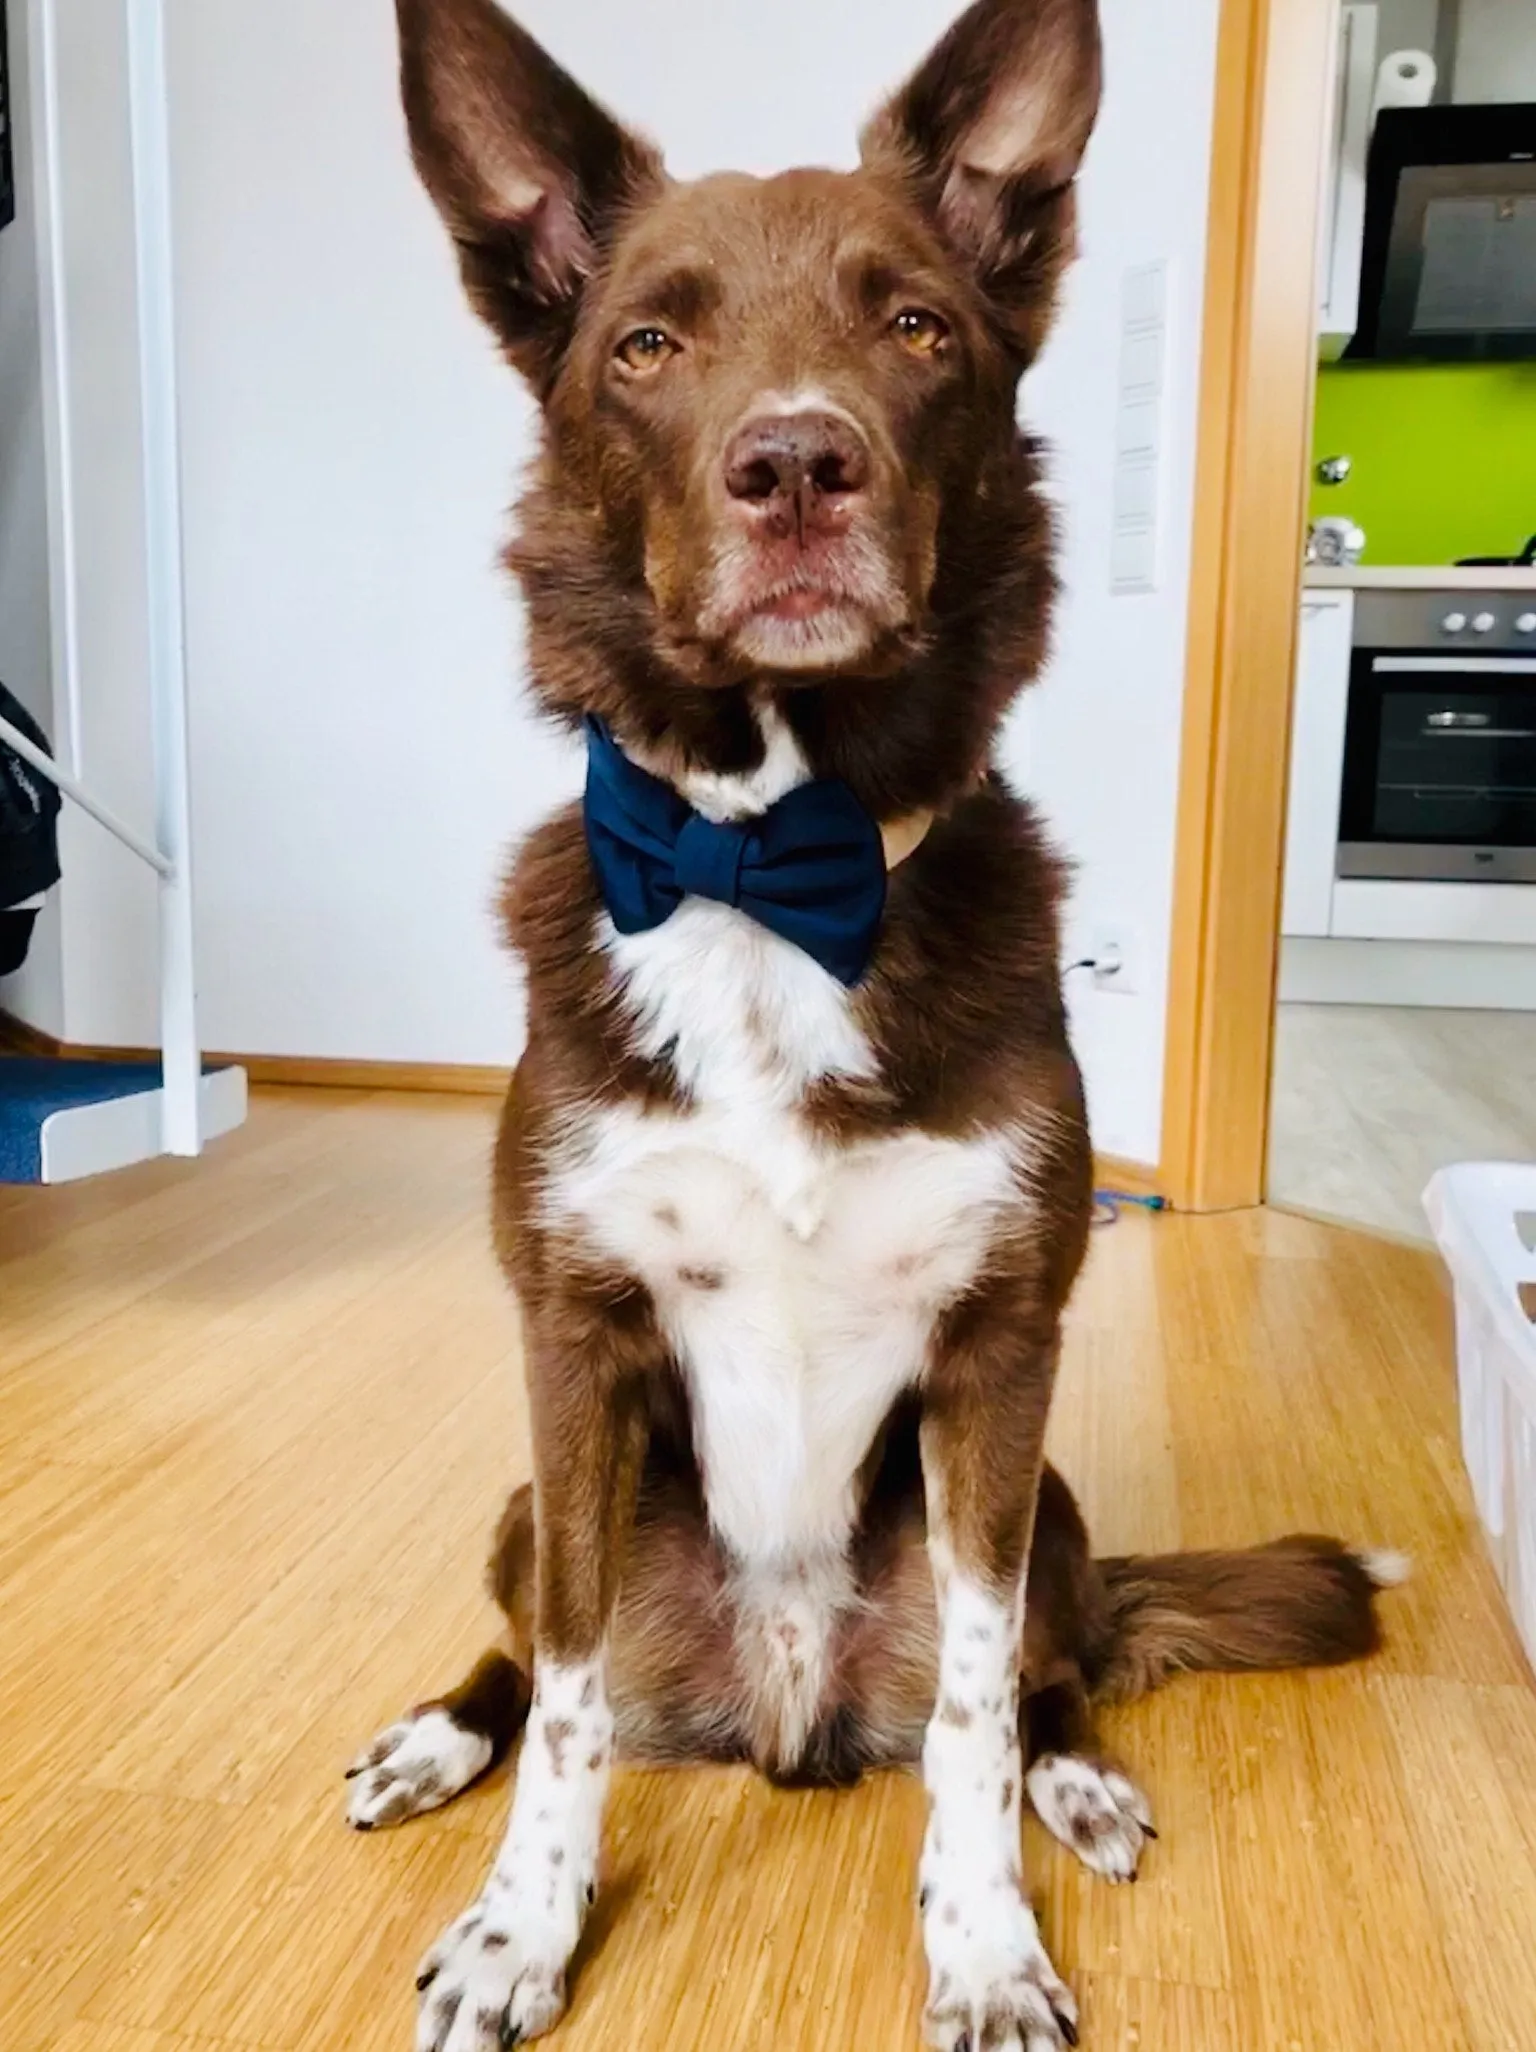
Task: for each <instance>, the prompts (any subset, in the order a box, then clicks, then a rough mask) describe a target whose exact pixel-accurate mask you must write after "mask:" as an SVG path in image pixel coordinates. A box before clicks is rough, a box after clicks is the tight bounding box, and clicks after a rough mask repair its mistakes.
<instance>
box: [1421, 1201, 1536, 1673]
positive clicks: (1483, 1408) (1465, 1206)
mask: <svg viewBox="0 0 1536 2052" xmlns="http://www.w3.org/2000/svg"><path fill="white" fill-rule="evenodd" d="M1424 1209H1425V1211H1426V1212H1427V1213H1428V1215H1429V1222H1430V1225H1431V1226H1432V1227H1433V1229H1434V1235H1435V1238H1436V1239H1437V1240H1438V1241H1439V1243H1440V1251H1441V1253H1442V1254H1443V1255H1444V1256H1445V1262H1446V1266H1447V1267H1448V1268H1449V1269H1450V1271H1451V1280H1452V1282H1453V1283H1454V1284H1455V1289H1456V1373H1457V1380H1458V1383H1459V1385H1460V1391H1461V1447H1462V1456H1463V1458H1464V1459H1465V1461H1466V1464H1467V1473H1468V1474H1469V1475H1470V1476H1471V1478H1472V1494H1473V1496H1474V1497H1475V1499H1476V1501H1477V1510H1478V1516H1479V1517H1480V1518H1481V1519H1482V1521H1483V1529H1484V1530H1485V1531H1486V1533H1487V1535H1488V1544H1489V1546H1490V1548H1491V1549H1492V1552H1493V1557H1494V1560H1495V1562H1496V1563H1497V1566H1498V1570H1499V1576H1500V1579H1501V1580H1502V1582H1503V1584H1504V1593H1505V1595H1506V1596H1507V1597H1508V1599H1509V1607H1510V1610H1511V1612H1512V1614H1513V1616H1514V1620H1515V1625H1516V1628H1517V1629H1518V1631H1519V1633H1520V1636H1521V1638H1522V1640H1523V1641H1524V1642H1525V1650H1526V1653H1527V1655H1528V1656H1529V1658H1530V1660H1531V1662H1532V1664H1533V1665H1536V1324H1533V1323H1532V1320H1531V1318H1530V1317H1529V1316H1527V1314H1526V1311H1525V1309H1524V1307H1523V1305H1522V1303H1521V1289H1520V1286H1521V1284H1522V1283H1525V1284H1527V1285H1528V1286H1529V1288H1528V1290H1527V1293H1526V1294H1527V1296H1528V1297H1529V1298H1530V1301H1531V1303H1532V1305H1533V1308H1536V1246H1533V1245H1532V1244H1531V1243H1536V1164H1527V1163H1524V1162H1506V1161H1467V1162H1459V1163H1458V1164H1457V1165H1456V1166H1455V1167H1454V1168H1444V1169H1441V1170H1439V1171H1438V1172H1437V1173H1436V1174H1435V1175H1434V1176H1432V1177H1431V1178H1430V1182H1429V1187H1428V1189H1427V1190H1426V1191H1425V1192H1424Z"/></svg>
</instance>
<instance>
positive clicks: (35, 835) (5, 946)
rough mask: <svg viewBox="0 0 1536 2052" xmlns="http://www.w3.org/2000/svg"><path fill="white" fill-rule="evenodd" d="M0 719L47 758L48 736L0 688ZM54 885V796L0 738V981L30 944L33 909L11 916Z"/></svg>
mask: <svg viewBox="0 0 1536 2052" xmlns="http://www.w3.org/2000/svg"><path fill="white" fill-rule="evenodd" d="M0 719H5V720H9V721H10V723H11V725H12V726H13V727H15V728H17V729H18V731H19V732H21V733H23V734H25V735H26V737H27V739H28V740H29V741H30V742H31V743H32V744H33V746H34V747H36V748H40V749H42V751H43V753H44V754H45V755H52V753H53V750H52V749H51V748H50V746H49V744H48V736H47V735H46V734H45V733H44V732H43V730H42V728H41V727H40V726H39V725H38V724H37V722H36V720H34V719H33V718H32V715H31V714H30V713H29V712H28V711H27V709H26V707H25V706H24V705H22V704H21V702H20V701H19V700H18V699H17V698H15V697H13V696H12V694H11V693H10V692H9V691H7V690H6V688H5V686H4V685H3V684H0ZM58 880H59V793H58V789H57V787H56V786H55V785H54V784H52V783H50V782H49V780H48V778H47V777H45V776H43V775H42V774H41V772H40V771H38V770H35V769H33V767H32V765H31V764H30V763H28V762H23V761H22V759H21V757H20V756H19V755H18V754H17V753H16V751H15V749H14V748H9V747H7V745H6V743H5V740H4V738H3V737H0V976H8V975H10V973H11V971H12V970H14V969H19V968H20V967H21V965H22V962H23V961H24V960H25V958H26V953H27V948H28V946H29V945H30V943H31V939H32V926H33V922H34V921H35V919H36V918H37V912H36V909H35V908H33V909H32V910H30V911H25V912H22V911H16V910H14V909H13V908H14V907H16V906H19V905H21V904H22V903H23V902H24V901H25V900H26V899H28V898H35V897H37V896H38V895H39V894H40V893H41V892H43V891H49V890H52V888H53V886H54V885H55V884H56V883H57V882H58Z"/></svg>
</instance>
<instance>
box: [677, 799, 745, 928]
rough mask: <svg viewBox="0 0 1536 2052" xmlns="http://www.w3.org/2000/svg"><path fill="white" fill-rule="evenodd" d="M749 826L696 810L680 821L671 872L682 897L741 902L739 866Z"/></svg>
mask: <svg viewBox="0 0 1536 2052" xmlns="http://www.w3.org/2000/svg"><path fill="white" fill-rule="evenodd" d="M749 833H750V828H748V827H746V826H744V825H742V824H741V823H740V822H738V821H736V820H726V821H715V820H712V819H705V818H703V816H702V815H701V814H699V813H697V812H696V813H694V814H693V815H692V817H691V818H689V819H687V820H685V821H684V822H683V828H682V831H681V832H680V833H679V835H678V837H677V846H676V848H675V849H674V851H673V856H672V867H673V874H674V875H675V877H676V879H677V888H678V890H679V891H680V892H681V893H682V894H683V896H684V897H685V898H713V899H714V900H715V902H716V903H717V904H720V905H738V906H739V905H740V903H741V865H742V861H743V858H744V857H745V855H746V852H747V838H748V835H749Z"/></svg>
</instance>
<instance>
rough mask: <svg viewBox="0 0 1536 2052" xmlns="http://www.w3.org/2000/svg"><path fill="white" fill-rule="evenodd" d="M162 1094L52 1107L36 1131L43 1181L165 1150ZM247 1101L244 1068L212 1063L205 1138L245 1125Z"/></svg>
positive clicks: (73, 1178)
mask: <svg viewBox="0 0 1536 2052" xmlns="http://www.w3.org/2000/svg"><path fill="white" fill-rule="evenodd" d="M162 1095H163V1093H162V1092H161V1091H158V1090H141V1091H139V1092H138V1093H137V1094H136V1095H135V1096H133V1097H109V1098H105V1099H103V1100H101V1101H100V1102H99V1103H96V1104H75V1105H70V1106H69V1107H68V1108H67V1109H66V1110H64V1111H56V1112H54V1113H52V1115H51V1116H50V1117H48V1118H46V1119H45V1120H44V1121H43V1129H42V1134H41V1136H40V1137H41V1142H42V1155H43V1181H44V1182H45V1183H75V1182H79V1181H80V1179H81V1178H82V1177H84V1176H99V1175H105V1174H106V1173H107V1172H108V1171H109V1170H111V1169H120V1168H130V1167H132V1165H133V1164H134V1163H135V1162H138V1161H152V1160H154V1159H155V1158H156V1157H157V1156H159V1155H161V1154H163V1153H164V1152H165V1148H164V1145H163V1140H162V1130H161V1127H162V1112H161V1097H162ZM246 1104H247V1089H246V1079H245V1071H244V1069H215V1070H214V1071H213V1073H212V1074H211V1075H207V1076H204V1078H203V1086H202V1131H203V1138H204V1139H205V1140H217V1139H220V1138H221V1137H222V1136H223V1135H224V1134H225V1133H231V1132H233V1131H234V1129H235V1127H236V1126H240V1125H243V1124H244V1123H245V1116H246Z"/></svg>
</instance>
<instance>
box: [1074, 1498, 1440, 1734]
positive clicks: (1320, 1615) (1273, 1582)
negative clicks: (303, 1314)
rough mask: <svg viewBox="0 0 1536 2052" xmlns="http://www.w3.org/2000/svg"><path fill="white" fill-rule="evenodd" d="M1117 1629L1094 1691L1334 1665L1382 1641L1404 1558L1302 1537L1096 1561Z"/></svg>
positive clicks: (1111, 1630) (1139, 1689) (1141, 1690)
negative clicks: (1379, 1604) (1384, 1601)
mask: <svg viewBox="0 0 1536 2052" xmlns="http://www.w3.org/2000/svg"><path fill="white" fill-rule="evenodd" d="M1097 1566H1098V1570H1099V1573H1100V1575H1101V1576H1102V1577H1103V1581H1104V1587H1105V1591H1106V1594H1107V1597H1108V1632H1107V1637H1106V1642H1105V1645H1104V1647H1103V1651H1102V1654H1101V1658H1100V1660H1099V1662H1098V1663H1096V1665H1097V1668H1098V1671H1097V1673H1096V1675H1095V1677H1094V1682H1095V1692H1096V1693H1098V1694H1102V1695H1105V1696H1112V1697H1121V1698H1125V1697H1130V1696H1141V1695H1145V1694H1146V1693H1147V1691H1148V1690H1149V1689H1155V1688H1157V1687H1159V1686H1160V1685H1161V1684H1162V1683H1163V1682H1165V1681H1167V1680H1169V1679H1170V1677H1171V1676H1173V1675H1175V1674H1180V1673H1185V1672H1199V1671H1210V1670H1224V1671H1227V1672H1232V1671H1236V1670H1240V1669H1243V1668H1259V1669H1270V1670H1273V1669H1278V1668H1284V1667H1334V1666H1338V1665H1340V1664H1341V1663H1342V1662H1344V1661H1346V1660H1360V1659H1363V1658H1364V1657H1365V1655H1366V1654H1368V1653H1374V1652H1375V1651H1376V1648H1377V1647H1378V1646H1379V1645H1380V1643H1381V1626H1380V1623H1379V1622H1378V1620H1377V1616H1376V1598H1377V1596H1378V1595H1379V1594H1380V1592H1381V1591H1382V1590H1383V1589H1391V1588H1395V1587H1396V1586H1397V1585H1398V1584H1399V1583H1400V1582H1404V1581H1406V1580H1407V1578H1408V1574H1409V1563H1408V1562H1407V1560H1406V1559H1405V1558H1404V1557H1403V1555H1402V1554H1400V1553H1388V1552H1385V1551H1382V1552H1377V1551H1373V1550H1370V1549H1368V1548H1358V1549H1356V1548H1351V1547H1348V1546H1345V1545H1343V1544H1342V1543H1341V1542H1340V1541H1339V1540H1337V1539H1317V1538H1312V1537H1310V1536H1309V1535H1307V1534H1302V1533H1298V1534H1295V1535H1294V1536H1292V1537H1291V1538H1288V1539H1276V1540H1274V1541H1272V1542H1271V1544H1269V1545H1268V1546H1254V1547H1251V1548H1249V1549H1248V1550H1247V1551H1246V1552H1243V1553H1169V1554H1162V1555H1158V1556H1140V1557H1138V1556H1131V1557H1129V1558H1126V1559H1122V1560H1101V1561H1099V1562H1098V1563H1097Z"/></svg>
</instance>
